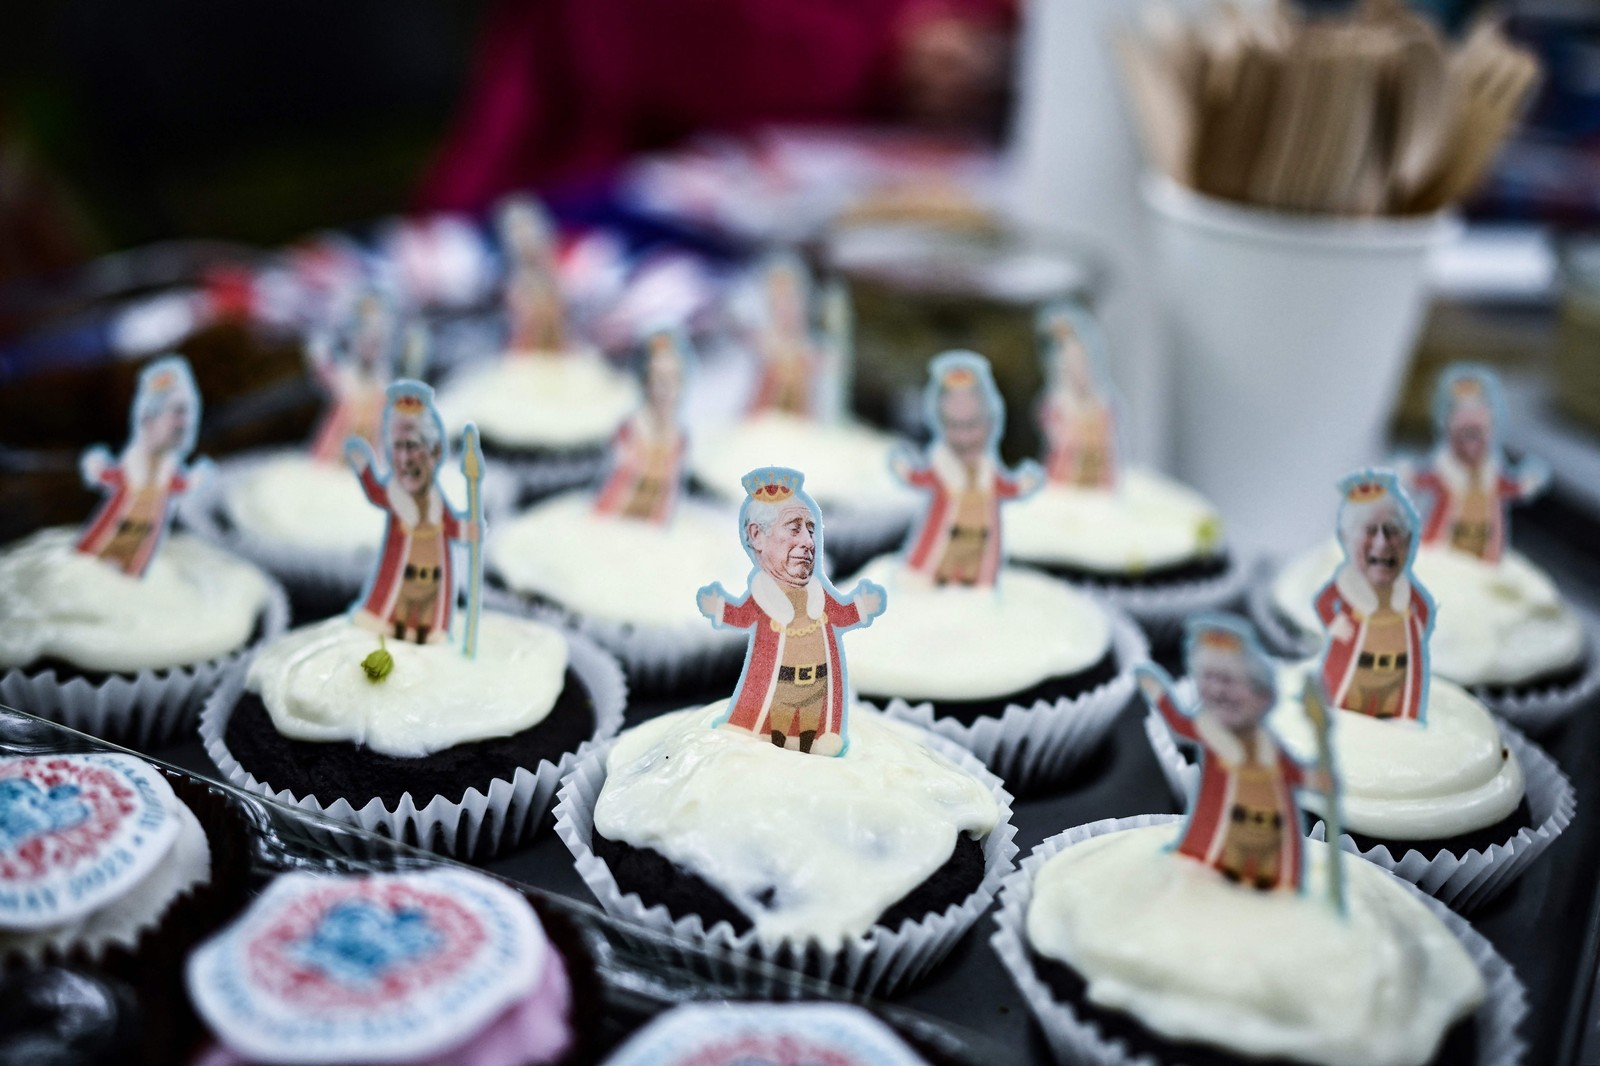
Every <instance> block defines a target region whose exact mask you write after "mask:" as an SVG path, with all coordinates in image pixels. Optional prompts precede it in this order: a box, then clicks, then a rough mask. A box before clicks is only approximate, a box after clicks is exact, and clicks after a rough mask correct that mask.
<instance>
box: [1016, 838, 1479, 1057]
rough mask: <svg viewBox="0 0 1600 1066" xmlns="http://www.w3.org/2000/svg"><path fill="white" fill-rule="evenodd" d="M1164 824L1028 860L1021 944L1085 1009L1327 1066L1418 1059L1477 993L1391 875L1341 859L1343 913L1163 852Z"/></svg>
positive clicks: (1449, 942) (1312, 898) (1312, 897)
mask: <svg viewBox="0 0 1600 1066" xmlns="http://www.w3.org/2000/svg"><path fill="white" fill-rule="evenodd" d="M1174 833H1175V828H1174V827H1172V826H1151V827H1148V828H1143V829H1129V830H1125V831H1123V832H1118V833H1108V834H1105V835H1104V836H1099V837H1095V838H1092V839H1090V840H1086V841H1084V842H1083V843H1081V844H1077V845H1075V846H1073V847H1069V848H1067V849H1065V850H1064V851H1062V852H1061V853H1060V854H1058V855H1056V856H1055V857H1054V858H1052V859H1051V860H1050V861H1049V862H1047V863H1045V864H1044V866H1043V867H1042V868H1041V869H1040V871H1039V874H1038V877H1037V879H1036V880H1035V881H1034V886H1033V899H1032V901H1031V903H1030V905H1029V907H1028V915H1027V934H1028V940H1029V942H1030V943H1031V944H1032V945H1033V947H1034V948H1035V950H1037V951H1038V952H1039V953H1040V954H1042V955H1044V956H1046V957H1048V958H1053V959H1056V960H1059V961H1062V962H1065V963H1067V964H1069V965H1070V966H1071V967H1072V968H1073V969H1074V970H1076V971H1077V972H1078V973H1079V974H1080V975H1082V976H1083V978H1084V979H1085V980H1086V981H1087V983H1088V998H1089V1001H1090V1002H1091V1003H1094V1004H1095V1005H1097V1006H1099V1007H1103V1008H1107V1009H1110V1010H1115V1011H1120V1012H1123V1013H1125V1014H1130V1015H1132V1016H1134V1017H1136V1018H1138V1019H1139V1021H1140V1022H1142V1023H1143V1024H1144V1025H1145V1027H1146V1028H1148V1029H1150V1030H1152V1031H1153V1032H1156V1033H1158V1034H1160V1035H1161V1036H1163V1037H1165V1038H1167V1039H1169V1040H1174V1041H1183V1042H1195V1043H1202V1044H1209V1045H1213V1046H1217V1047H1221V1048H1224V1049H1226V1050H1228V1051H1231V1052H1234V1053H1238V1054H1242V1055H1247V1056H1249V1057H1252V1058H1278V1057H1283V1058H1292V1059H1295V1060H1296V1061H1305V1062H1310V1063H1320V1064H1325V1066H1420V1064H1421V1063H1424V1062H1427V1061H1428V1060H1429V1059H1430V1058H1432V1056H1433V1054H1434V1052H1435V1050H1436V1048H1437V1045H1438V1042H1439V1039H1440V1037H1441V1036H1442V1035H1443V1034H1444V1032H1445V1031H1446V1030H1448V1029H1449V1028H1450V1026H1451V1025H1453V1024H1454V1023H1455V1022H1456V1021H1457V1020H1458V1019H1460V1018H1462V1017H1463V1016H1465V1015H1467V1014H1468V1013H1469V1012H1471V1011H1472V1010H1473V1009H1475V1008H1476V1007H1477V1005H1478V1004H1479V1003H1481V1002H1482V1001H1483V998H1484V995H1485V987H1484V982H1483V978H1482V976H1481V975H1480V974H1479V973H1478V970H1477V968H1476V967H1475V966H1474V965H1473V963H1472V959H1471V957H1470V956H1469V955H1468V954H1467V951H1466V949H1465V948H1464V947H1463V946H1462V945H1461V943H1460V942H1459V941H1458V940H1456V938H1455V937H1454V936H1452V935H1451V933H1450V930H1449V929H1448V928H1447V927H1446V926H1445V925H1444V923H1442V922H1441V921H1439V919H1438V918H1436V917H1435V916H1434V915H1432V914H1431V913H1429V911H1428V909H1427V908H1426V907H1425V906H1424V905H1423V904H1422V903H1421V902H1419V901H1418V900H1416V899H1414V898H1412V897H1411V896H1410V894H1408V893H1407V892H1406V891H1405V889H1404V888H1403V887H1402V886H1401V885H1400V884H1399V883H1398V882H1397V881H1396V880H1395V878H1394V877H1393V876H1392V875H1390V874H1388V873H1385V872H1384V871H1383V870H1381V869H1379V868H1378V867H1376V866H1372V865H1370V864H1369V863H1366V862H1363V861H1361V860H1359V859H1356V858H1354V857H1351V856H1346V857H1345V860H1344V864H1343V866H1344V871H1345V892H1346V911H1347V913H1346V914H1345V916H1344V917H1343V918H1341V917H1340V915H1339V914H1338V913H1337V912H1336V911H1335V910H1334V909H1333V908H1332V907H1330V906H1329V905H1328V903H1327V901H1326V897H1325V896H1323V895H1321V892H1322V888H1321V886H1322V883H1323V882H1322V873H1323V870H1324V868H1325V865H1326V863H1327V859H1328V849H1327V848H1326V846H1324V845H1321V844H1316V843H1310V844H1308V847H1307V856H1306V857H1307V862H1308V866H1309V868H1310V869H1309V874H1310V876H1309V877H1308V886H1309V887H1308V891H1307V894H1305V895H1297V894H1294V893H1289V892H1273V893H1264V892H1257V891H1255V890H1253V889H1245V888H1240V887H1238V886H1236V885H1233V884H1230V883H1229V882H1228V881H1227V880H1225V879H1224V878H1223V877H1221V876H1220V875H1218V874H1217V873H1216V872H1215V871H1213V870H1212V869H1210V868H1209V867H1207V866H1205V865H1203V864H1201V863H1198V862H1195V861H1193V860H1191V859H1188V858H1185V857H1183V856H1181V855H1179V854H1177V853H1176V852H1174V851H1171V850H1169V845H1170V844H1171V842H1172V840H1173V837H1174Z"/></svg>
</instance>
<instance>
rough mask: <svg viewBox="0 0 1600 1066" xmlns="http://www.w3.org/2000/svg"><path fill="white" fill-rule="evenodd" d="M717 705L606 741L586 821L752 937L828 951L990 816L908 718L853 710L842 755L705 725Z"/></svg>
mask: <svg viewBox="0 0 1600 1066" xmlns="http://www.w3.org/2000/svg"><path fill="white" fill-rule="evenodd" d="M726 709H727V703H726V701H723V702H720V703H715V704H712V705H710V706H708V707H701V708H697V709H694V710H686V711H678V712H675V713H672V714H667V715H663V716H661V717H659V718H655V719H652V720H651V721H648V722H645V723H644V724H643V725H640V726H636V727H635V728H633V729H630V730H628V731H627V732H626V733H623V734H622V736H620V737H618V738H617V742H616V746H615V747H613V748H612V750H611V752H610V754H609V755H608V756H607V758H606V783H605V787H604V788H603V789H602V790H601V793H600V796H599V799H598V800H597V801H596V802H595V808H594V827H595V830H596V832H598V833H599V834H600V835H601V836H604V837H606V838H608V839H610V840H616V841H621V842H625V843H628V844H632V845H633V846H634V847H638V848H653V849H655V850H656V851H658V852H660V853H661V854H663V855H665V856H666V857H667V858H669V859H671V860H672V861H673V862H676V863H678V864H679V865H681V866H683V867H685V868H687V869H690V870H693V871H694V872H695V873H697V874H699V875H700V876H701V877H703V878H704V879H705V880H706V881H707V882H709V883H710V884H712V885H714V886H715V887H716V888H717V889H719V890H720V891H721V892H722V893H723V895H725V896H726V897H727V898H728V899H729V900H730V901H732V902H733V904H734V905H735V906H737V907H738V908H739V909H740V910H741V911H743V912H744V913H745V914H747V915H749V916H750V919H751V922H752V924H753V925H754V926H755V929H756V932H757V934H758V935H759V936H760V937H761V938H762V939H763V940H766V941H769V942H773V943H776V942H778V941H782V940H798V939H805V938H811V937H814V938H816V939H817V940H818V941H819V942H820V943H821V945H822V946H823V948H824V950H834V949H836V948H837V947H838V945H839V944H840V943H841V942H842V941H843V940H844V938H846V937H851V936H857V935H859V934H862V933H865V932H866V931H867V930H868V929H869V928H871V926H872V924H873V923H874V922H875V921H876V920H877V918H878V917H879V916H880V915H881V914H882V913H883V912H884V911H885V910H887V909H888V908H889V907H890V906H892V905H893V904H895V903H896V902H898V901H899V900H900V899H902V898H903V897H904V896H905V895H906V894H907V893H909V892H910V891H911V890H912V889H914V888H916V887H917V886H918V885H919V884H921V883H922V882H923V881H924V880H926V879H927V878H928V876H929V875H931V874H932V873H933V872H934V871H935V870H937V869H939V868H940V867H941V866H943V865H944V864H945V863H946V862H947V861H948V860H949V858H950V854H951V849H953V848H954V847H955V843H956V835H957V834H958V833H966V834H968V835H970V836H972V837H983V836H984V835H986V834H988V833H989V832H990V831H991V830H993V829H994V827H995V825H996V823H997V822H998V821H999V817H1000V808H999V805H998V804H997V803H996V802H995V799H994V796H993V795H992V794H991V793H990V791H989V790H988V789H987V788H986V787H984V785H983V784H982V783H981V782H980V781H978V780H977V779H976V778H975V777H973V776H972V775H971V774H968V773H966V772H965V771H963V770H960V769H958V768H957V767H955V766H954V765H953V764H951V762H950V761H949V760H948V759H946V758H945V757H944V756H942V755H940V754H938V753H937V752H934V751H931V750H929V749H928V748H926V747H924V746H923V744H922V743H921V741H920V739H919V736H918V734H917V731H916V730H915V729H913V728H912V727H910V726H905V725H901V724H900V723H898V722H892V721H889V720H888V719H886V718H884V717H883V716H882V715H880V714H877V713H875V712H873V711H869V710H866V709H864V708H861V707H854V708H852V709H851V710H850V713H849V718H848V725H847V728H848V730H849V734H850V745H849V748H848V750H847V751H846V753H845V754H844V755H842V756H840V757H838V758H827V757H824V756H821V755H803V754H801V753H800V752H797V751H787V750H785V749H783V748H779V747H776V746H774V745H773V744H770V743H768V742H766V741H765V740H759V739H756V738H753V737H751V736H750V735H749V734H746V733H741V732H737V731H733V730H728V729H713V728H712V727H711V723H712V722H714V721H715V720H716V719H717V718H718V717H719V716H720V715H722V714H723V713H724V712H725V711H726ZM774 889H775V891H774V892H773V895H772V899H771V900H770V902H766V903H763V902H759V901H758V898H757V897H759V896H761V895H762V894H763V893H765V892H768V891H773V890H774Z"/></svg>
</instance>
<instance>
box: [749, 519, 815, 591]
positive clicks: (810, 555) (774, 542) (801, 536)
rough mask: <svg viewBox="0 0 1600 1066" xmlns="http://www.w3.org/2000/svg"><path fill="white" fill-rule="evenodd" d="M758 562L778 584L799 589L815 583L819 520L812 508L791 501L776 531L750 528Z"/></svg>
mask: <svg viewBox="0 0 1600 1066" xmlns="http://www.w3.org/2000/svg"><path fill="white" fill-rule="evenodd" d="M747 532H748V535H749V539H750V547H751V548H752V549H753V550H754V551H755V554H756V559H757V560H758V561H759V562H760V564H761V569H763V570H765V571H766V572H767V573H768V574H769V575H770V576H771V577H772V579H773V580H774V581H777V582H778V583H779V584H782V585H788V586H790V587H791V588H799V587H800V586H802V585H804V584H805V583H806V582H808V581H810V580H811V574H812V572H813V571H814V570H815V569H816V565H817V520H816V517H815V516H814V515H812V513H811V510H810V508H808V507H806V506H805V504H803V503H799V502H791V503H789V504H787V505H785V506H784V507H783V509H782V510H780V511H779V512H778V517H777V518H775V519H773V522H772V528H770V529H767V530H762V528H761V527H760V526H759V525H757V524H756V523H754V522H752V523H750V526H749V529H748V531H747Z"/></svg>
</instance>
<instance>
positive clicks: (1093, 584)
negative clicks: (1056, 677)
mask: <svg viewBox="0 0 1600 1066" xmlns="http://www.w3.org/2000/svg"><path fill="white" fill-rule="evenodd" d="M1018 561H1019V562H1021V561H1022V560H1018ZM1071 583H1072V584H1073V585H1075V586H1076V587H1078V588H1082V589H1087V590H1088V591H1090V592H1092V593H1094V594H1095V595H1096V596H1098V597H1100V598H1101V599H1102V600H1105V601H1106V602H1107V603H1110V604H1113V605H1115V606H1117V607H1121V608H1122V609H1123V610H1124V611H1127V612H1128V613H1129V614H1130V615H1132V616H1133V618H1134V620H1135V621H1137V622H1138V623H1139V624H1140V625H1141V626H1143V627H1144V631H1145V633H1146V634H1147V635H1148V636H1149V637H1150V643H1151V644H1152V645H1153V646H1155V647H1156V648H1157V649H1158V650H1168V649H1176V648H1181V647H1182V645H1183V636H1184V632H1183V626H1184V622H1185V620H1187V619H1188V618H1189V616H1190V615H1194V614H1200V613H1201V612H1204V611H1223V610H1229V609H1233V608H1237V607H1239V606H1241V605H1242V604H1243V601H1244V596H1245V590H1246V589H1247V588H1248V587H1249V585H1250V570H1249V568H1248V567H1245V566H1241V565H1240V564H1239V561H1238V559H1237V558H1235V557H1234V556H1233V555H1231V554H1230V555H1229V556H1228V565H1227V568H1226V569H1225V570H1223V572H1222V573H1220V574H1216V575H1214V576H1212V577H1205V578H1197V579H1195V580H1192V581H1174V582H1172V583H1170V584H1160V585H1154V584H1153V585H1148V586H1139V587H1129V586H1126V585H1115V584H1110V583H1107V582H1100V581H1094V580H1092V579H1087V580H1073V581H1072V582H1071Z"/></svg>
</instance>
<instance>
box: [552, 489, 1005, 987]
mask: <svg viewBox="0 0 1600 1066" xmlns="http://www.w3.org/2000/svg"><path fill="white" fill-rule="evenodd" d="M745 485H746V490H747V492H748V496H747V498H746V501H745V505H744V506H743V507H742V508H741V510H740V527H741V529H742V531H743V536H744V539H745V544H746V548H747V550H748V552H749V554H750V557H751V559H752V561H753V562H754V563H755V564H756V565H755V569H754V570H752V571H751V574H750V579H749V588H748V591H747V592H746V594H744V595H743V596H739V597H734V596H732V595H730V594H729V593H728V592H727V591H726V590H725V589H724V588H723V587H722V586H721V585H710V586H707V587H706V588H704V589H702V590H701V593H700V609H701V611H702V612H703V613H704V614H705V615H706V616H707V617H708V618H710V619H712V620H713V621H714V622H715V623H716V624H718V625H721V626H724V627H729V628H734V629H739V630H744V631H747V632H748V633H749V641H750V650H749V652H748V653H747V655H746V657H745V666H744V671H743V673H742V675H741V677H740V679H739V683H738V685H737V687H736V688H735V689H734V694H733V697H732V698H731V699H730V700H726V701H720V702H718V703H715V704H711V705H710V706H707V707H701V708H694V709H690V710H684V711H679V712H675V713H672V714H668V715H663V716H661V717H659V718H656V719H654V720H652V721H649V722H646V723H644V724H643V725H640V726H637V727H635V728H633V729H631V730H629V731H628V732H627V733H625V734H623V736H621V737H620V738H618V739H617V740H616V741H615V742H614V743H612V744H609V745H604V746H601V747H597V748H596V749H594V750H592V751H591V752H590V753H589V754H588V755H587V756H585V757H584V758H583V759H581V760H580V761H579V763H578V765H577V766H576V767H575V768H574V770H573V772H572V774H571V775H570V776H569V777H568V778H567V780H566V781H565V782H564V783H563V786H562V795H561V802H560V804H559V805H558V808H557V822H556V828H557V832H558V833H559V834H560V835H561V837H562V839H563V840H564V841H565V842H566V844H567V846H568V848H570V849H571V850H572V852H573V854H574V856H575V857H576V858H577V860H578V872H579V874H580V875H582V876H583V878H584V880H585V882H586V883H588V885H589V887H590V889H591V890H592V891H593V892H594V893H595V895H596V897H597V898H598V899H599V900H600V902H601V905H602V906H603V907H605V908H606V909H607V910H608V911H611V912H612V913H615V914H618V915H621V916H623V917H626V918H630V919H633V920H636V921H641V922H644V923H645V924H647V925H650V926H652V927H654V928H659V929H666V930H671V931H673V932H675V933H678V934H681V935H684V936H688V937H690V938H692V939H694V940H698V941H702V942H707V943H710V944H712V945H714V946H718V947H723V948H727V949H730V950H733V951H736V952H738V953H739V954H741V955H743V956H746V957H750V958H756V959H761V960H764V961H768V962H777V963H780V964H783V965H787V966H789V967H791V968H797V969H800V970H802V971H804V972H806V973H809V974H811V975H813V976H817V977H821V978H823V979H825V980H830V981H834V982H836V983H839V984H843V985H846V986H848V987H851V988H854V989H858V990H862V991H872V990H880V991H881V990H889V989H893V988H897V987H901V986H903V985H905V984H907V983H909V982H911V981H913V980H915V979H916V978H917V977H919V976H921V975H922V974H923V973H924V972H926V970H927V969H928V968H929V967H930V966H932V965H933V964H934V963H935V962H937V961H938V960H939V958H941V957H943V955H944V954H945V953H947V952H948V951H949V950H950V948H951V947H952V946H953V945H954V943H955V941H956V940H957V939H958V938H959V937H960V935H961V934H962V933H963V932H964V931H965V930H966V929H967V928H968V927H969V926H970V925H971V923H972V921H973V920H974V919H975V918H976V916H977V915H978V913H980V912H981V911H982V909H983V907H984V906H985V905H986V904H987V902H988V898H989V893H990V892H991V891H992V886H993V885H994V884H995V883H996V882H997V881H998V878H999V877H1000V876H1001V875H1002V874H1003V872H1004V870H1005V868H1006V866H1007V864H1008V862H1009V860H1010V855H1011V851H1012V848H1011V844H1010V838H1011V829H1010V826H1009V817H1010V811H1009V808H1008V801H1009V797H1008V796H1007V795H1006V794H1005V792H1004V790H1003V789H1002V788H1001V787H1000V783H999V781H998V780H997V779H996V778H994V777H993V776H991V775H989V774H987V773H985V772H984V771H983V770H982V769H981V767H979V765H978V764H977V762H976V761H975V760H973V759H971V758H970V757H965V756H963V755H961V754H960V749H958V748H955V747H954V746H953V745H950V744H948V743H947V742H944V741H941V740H938V739H937V738H934V737H932V736H929V735H927V734H925V733H923V732H921V731H920V730H917V729H915V728H913V727H910V726H906V725H901V724H899V723H895V722H891V721H888V720H887V719H885V718H883V717H882V716H880V715H878V714H876V713H874V712H871V711H866V710H864V709H862V708H853V707H851V705H850V697H849V692H850V686H849V682H848V677H847V673H846V660H845V656H844V649H843V645H842V641H841V637H842V636H843V635H844V634H846V633H848V632H850V631H852V630H854V629H857V628H861V627H866V626H870V625H872V624H874V622H875V619H876V618H877V617H878V616H879V615H880V614H882V612H883V611H884V609H885V597H884V593H883V590H882V589H881V588H878V587H876V586H874V585H872V584H870V583H868V582H862V583H860V584H858V585H857V586H856V587H855V588H854V589H853V590H852V591H851V592H850V593H849V594H842V593H840V592H839V591H838V590H837V589H835V588H834V587H833V586H832V584H831V583H830V582H828V581H827V579H826V578H824V577H823V576H822V575H821V574H820V573H819V572H818V570H817V568H816V559H817V558H818V548H819V546H820V545H819V541H820V533H821V526H822V523H821V513H820V511H819V510H818V508H817V505H816V503H815V501H813V500H811V499H810V498H809V496H807V495H806V493H805V490H804V475H803V474H801V473H800V472H798V471H795V470H790V469H785V468H781V467H768V468H763V469H760V470H755V471H751V472H750V473H749V474H747V475H746V478H745ZM952 752H954V753H957V757H956V758H952V757H951V753H952Z"/></svg>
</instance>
